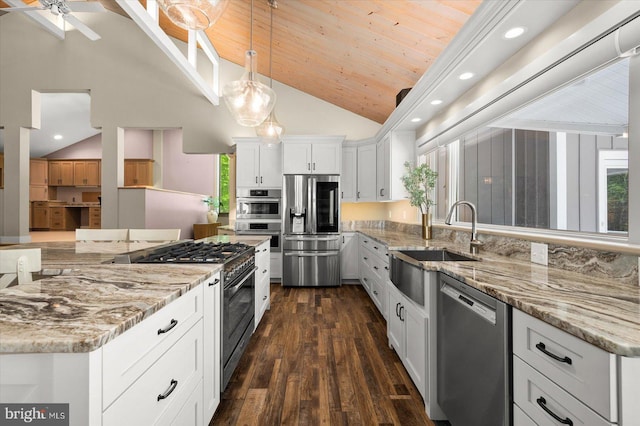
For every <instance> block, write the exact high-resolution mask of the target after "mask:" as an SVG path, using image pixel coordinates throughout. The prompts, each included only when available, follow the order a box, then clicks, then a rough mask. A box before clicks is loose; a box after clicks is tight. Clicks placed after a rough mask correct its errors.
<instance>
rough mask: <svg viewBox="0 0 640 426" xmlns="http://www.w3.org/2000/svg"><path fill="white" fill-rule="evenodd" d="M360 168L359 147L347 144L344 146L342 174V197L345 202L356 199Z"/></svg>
mask: <svg viewBox="0 0 640 426" xmlns="http://www.w3.org/2000/svg"><path fill="white" fill-rule="evenodd" d="M357 170H358V148H357V147H355V146H345V147H343V148H342V173H341V174H340V190H341V191H342V194H341V199H342V201H344V202H354V201H356V191H357V181H356V179H357Z"/></svg>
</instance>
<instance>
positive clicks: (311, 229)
mask: <svg viewBox="0 0 640 426" xmlns="http://www.w3.org/2000/svg"><path fill="white" fill-rule="evenodd" d="M307 185H308V188H307V189H308V194H309V197H308V200H307V202H308V203H309V208H308V209H307V211H308V212H309V216H310V217H309V222H308V225H309V226H308V228H307V232H308V233H310V234H315V233H316V229H317V223H316V222H317V219H318V217H317V216H316V214H317V212H316V204H317V200H316V195H317V194H316V186H317V185H316V178H315V177H314V176H310V177H309V180H308V181H307Z"/></svg>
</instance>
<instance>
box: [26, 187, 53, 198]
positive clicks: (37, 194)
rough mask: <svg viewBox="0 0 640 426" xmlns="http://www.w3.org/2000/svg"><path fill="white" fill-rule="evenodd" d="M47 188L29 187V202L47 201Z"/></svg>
mask: <svg viewBox="0 0 640 426" xmlns="http://www.w3.org/2000/svg"><path fill="white" fill-rule="evenodd" d="M48 199H49V187H48V186H43V185H29V201H47V200H48Z"/></svg>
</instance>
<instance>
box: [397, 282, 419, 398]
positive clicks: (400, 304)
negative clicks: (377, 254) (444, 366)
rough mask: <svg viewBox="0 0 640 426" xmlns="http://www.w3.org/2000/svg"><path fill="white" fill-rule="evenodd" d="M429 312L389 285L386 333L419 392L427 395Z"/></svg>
mask: <svg viewBox="0 0 640 426" xmlns="http://www.w3.org/2000/svg"><path fill="white" fill-rule="evenodd" d="M427 322H428V319H427V314H426V312H425V311H424V309H423V308H422V307H420V306H418V305H417V304H416V303H415V302H413V301H412V300H410V299H408V298H406V297H405V296H404V295H403V294H402V293H400V292H399V291H398V290H397V289H396V288H395V287H394V286H391V288H390V289H389V317H388V319H387V334H388V337H389V345H391V346H392V347H393V348H394V349H395V351H396V353H397V354H398V356H399V357H400V360H401V361H402V364H403V365H404V367H405V368H406V369H407V372H408V373H409V376H410V377H411V379H412V380H413V383H414V384H415V385H416V388H418V391H419V392H420V394H421V395H422V396H423V398H424V397H425V387H426V371H427V370H426V362H427Z"/></svg>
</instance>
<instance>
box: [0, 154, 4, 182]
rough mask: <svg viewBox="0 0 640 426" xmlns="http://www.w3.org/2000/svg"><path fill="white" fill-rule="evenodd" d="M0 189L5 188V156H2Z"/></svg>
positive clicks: (0, 155) (0, 156) (0, 157)
mask: <svg viewBox="0 0 640 426" xmlns="http://www.w3.org/2000/svg"><path fill="white" fill-rule="evenodd" d="M0 188H4V155H2V154H0Z"/></svg>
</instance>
